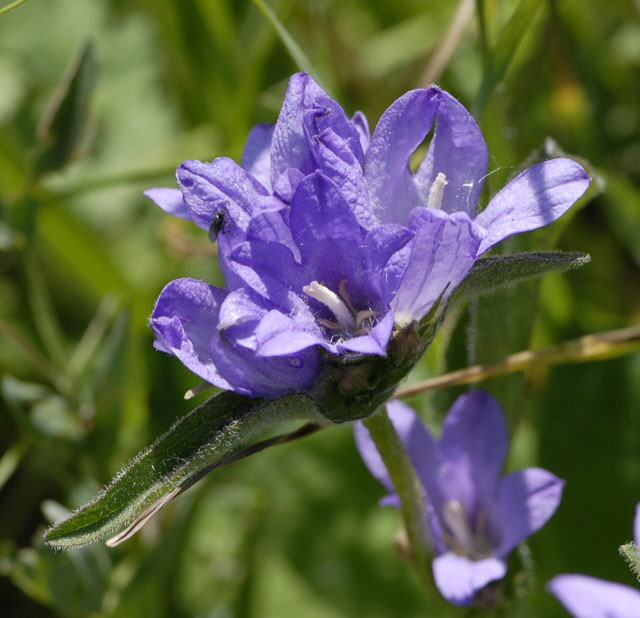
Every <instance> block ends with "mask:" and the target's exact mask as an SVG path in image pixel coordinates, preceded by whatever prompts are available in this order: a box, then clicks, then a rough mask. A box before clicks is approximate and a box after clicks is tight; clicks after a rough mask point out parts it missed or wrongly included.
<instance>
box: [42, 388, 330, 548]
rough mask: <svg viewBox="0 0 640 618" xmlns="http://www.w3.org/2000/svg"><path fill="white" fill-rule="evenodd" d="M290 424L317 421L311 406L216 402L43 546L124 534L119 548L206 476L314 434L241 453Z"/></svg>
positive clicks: (182, 423)
mask: <svg viewBox="0 0 640 618" xmlns="http://www.w3.org/2000/svg"><path fill="white" fill-rule="evenodd" d="M293 419H314V420H317V419H319V417H318V415H317V410H316V407H315V404H313V402H312V401H311V399H309V398H308V397H306V396H303V395H288V396H286V397H282V398H280V399H276V400H271V399H250V398H248V397H242V396H240V395H237V394H235V393H231V392H224V393H220V394H218V395H215V396H213V397H211V398H210V399H209V400H207V401H206V402H205V403H204V404H202V405H201V406H199V407H198V408H195V409H194V410H192V411H191V412H189V413H188V414H187V415H186V416H184V417H183V418H181V419H180V420H178V421H177V422H176V423H175V424H174V425H173V426H172V427H171V428H170V429H169V431H167V432H166V433H165V434H164V435H162V436H161V437H160V438H158V440H157V441H156V442H155V443H154V444H153V445H152V446H151V447H149V448H147V449H145V450H144V451H142V452H141V453H140V454H139V455H137V456H136V457H135V458H134V459H133V460H132V461H131V462H130V463H129V465H128V466H126V467H125V468H124V469H123V470H122V471H121V472H120V473H119V474H117V475H116V477H115V478H114V479H113V481H112V482H111V483H110V484H109V485H108V486H107V487H106V489H105V490H104V491H102V492H101V493H100V494H98V496H96V498H94V500H92V501H91V502H90V503H89V504H87V505H86V506H84V507H83V508H81V509H79V510H78V511H76V512H75V513H73V514H72V515H71V516H70V517H69V518H67V519H65V520H64V521H62V522H60V523H58V524H56V525H54V526H53V527H52V528H50V529H49V530H48V531H47V533H46V535H45V540H46V541H47V543H49V544H50V545H52V546H53V547H56V548H60V549H66V548H70V547H78V546H82V545H86V544H88V543H91V542H93V541H96V540H98V539H99V538H101V537H104V536H106V535H110V534H115V533H117V532H119V531H122V532H120V534H118V535H117V536H115V537H113V538H112V539H110V541H109V542H108V544H110V545H117V544H118V543H120V542H122V541H123V540H126V539H127V538H129V536H131V535H132V534H134V533H135V532H136V531H137V530H138V529H139V528H140V527H141V526H142V525H143V524H144V523H145V522H146V521H147V520H148V519H149V518H150V517H151V516H152V515H154V514H155V513H156V512H157V511H158V510H159V509H161V508H162V507H163V506H164V505H165V504H167V503H168V502H169V501H170V500H172V499H173V498H174V497H176V496H177V495H179V494H180V493H182V492H183V491H185V490H186V489H188V488H189V487H190V486H191V485H193V484H194V483H195V482H197V481H198V480H200V479H201V478H202V477H203V476H204V475H205V474H207V473H208V472H210V471H211V470H213V469H215V468H217V467H220V466H223V465H225V464H227V463H231V462H232V461H236V460H237V459H240V458H241V457H243V456H246V455H248V454H251V453H253V452H256V451H258V450H262V449H263V448H266V447H267V446H272V445H274V444H279V443H280V442H283V441H286V440H288V439H293V438H295V437H300V436H301V435H306V433H309V432H310V431H313V430H314V429H317V428H318V427H319V426H320V425H318V424H315V423H314V424H308V425H305V426H304V427H303V428H302V429H301V430H299V431H298V432H294V433H292V434H286V435H285V436H279V437H277V438H272V439H269V440H264V441H263V442H260V443H257V444H255V443H254V444H253V446H252V447H250V448H249V449H246V450H243V449H245V447H246V446H247V445H248V444H250V443H252V442H253V441H254V440H255V438H256V437H257V436H259V435H260V434H262V433H263V432H264V431H265V430H267V429H269V428H272V427H273V425H274V424H276V423H278V422H280V421H284V420H293ZM321 422H324V423H326V421H321ZM123 529H124V530H123Z"/></svg>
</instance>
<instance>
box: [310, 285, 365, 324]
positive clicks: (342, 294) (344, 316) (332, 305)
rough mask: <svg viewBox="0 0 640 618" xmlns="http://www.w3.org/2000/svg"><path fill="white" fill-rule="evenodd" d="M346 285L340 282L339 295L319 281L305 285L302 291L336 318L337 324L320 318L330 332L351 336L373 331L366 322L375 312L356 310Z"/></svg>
mask: <svg viewBox="0 0 640 618" xmlns="http://www.w3.org/2000/svg"><path fill="white" fill-rule="evenodd" d="M346 283H347V282H346V281H345V280H344V279H343V280H342V281H341V282H340V285H339V286H338V292H339V294H336V293H335V292H334V291H333V290H331V289H329V288H328V287H326V286H324V285H322V284H321V283H318V282H317V281H312V282H311V283H310V284H309V285H305V286H304V287H303V288H302V291H303V292H304V293H305V294H307V295H308V296H311V298H315V299H316V300H317V301H318V302H320V303H322V304H323V305H324V306H325V307H327V309H329V311H331V313H333V315H334V316H335V318H336V320H337V321H336V322H333V321H332V320H325V319H323V318H319V319H318V322H320V323H321V324H322V325H323V326H326V327H327V328H329V329H330V330H340V331H343V332H346V333H348V334H350V335H362V334H364V333H367V332H369V331H370V330H371V328H370V326H369V325H367V324H366V322H367V320H368V318H370V317H371V316H373V315H374V312H373V311H371V310H367V311H358V310H356V309H355V307H354V306H353V304H352V303H351V298H350V297H349V293H348V292H347V288H346Z"/></svg>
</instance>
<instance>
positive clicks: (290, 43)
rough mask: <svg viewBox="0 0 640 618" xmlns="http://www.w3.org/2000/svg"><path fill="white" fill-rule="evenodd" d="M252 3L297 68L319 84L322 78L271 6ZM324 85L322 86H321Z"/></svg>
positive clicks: (258, 2)
mask: <svg viewBox="0 0 640 618" xmlns="http://www.w3.org/2000/svg"><path fill="white" fill-rule="evenodd" d="M253 3H254V4H255V5H256V6H257V7H258V9H259V10H260V12H261V13H262V14H263V15H264V16H265V17H266V18H267V19H268V20H269V21H270V22H271V25H272V26H273V27H274V29H275V31H276V32H277V33H278V36H279V37H280V40H281V41H282V43H283V44H284V46H285V47H286V48H287V51H288V52H289V54H290V55H291V57H292V58H293V61H294V62H295V63H296V64H297V65H298V68H299V69H300V70H301V71H304V72H305V73H309V74H310V75H312V76H313V77H314V79H316V81H317V82H318V83H320V85H322V80H320V79H319V77H320V76H319V73H318V71H317V70H316V68H315V67H314V66H313V64H312V63H311V61H310V60H309V58H308V57H307V55H306V54H305V53H304V52H303V51H302V48H301V47H300V46H299V45H298V44H297V43H296V42H295V40H294V38H293V37H292V36H291V35H290V34H289V31H288V30H287V29H286V28H285V27H284V25H283V24H282V22H281V21H280V20H279V19H278V16H277V15H276V14H275V13H274V12H273V11H272V10H271V8H270V7H269V6H268V5H267V4H266V3H265V2H264V1H263V0H253ZM323 87H324V86H323Z"/></svg>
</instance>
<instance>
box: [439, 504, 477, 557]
mask: <svg viewBox="0 0 640 618" xmlns="http://www.w3.org/2000/svg"><path fill="white" fill-rule="evenodd" d="M442 516H443V519H444V521H445V523H446V524H447V526H448V527H449V530H451V532H452V533H453V536H454V537H455V540H456V541H457V542H458V543H459V544H460V546H461V547H460V548H456V549H460V550H462V551H463V552H464V554H465V555H466V554H469V553H471V551H472V548H473V531H472V530H471V525H470V523H469V518H468V517H467V514H466V513H465V510H464V507H463V506H462V504H460V502H459V501H458V500H449V501H448V502H447V503H446V504H445V505H444V508H443V509H442Z"/></svg>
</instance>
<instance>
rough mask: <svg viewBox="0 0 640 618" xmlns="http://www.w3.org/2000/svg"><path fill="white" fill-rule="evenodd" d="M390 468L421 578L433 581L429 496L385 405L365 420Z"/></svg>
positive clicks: (413, 556) (412, 554) (413, 558)
mask: <svg viewBox="0 0 640 618" xmlns="http://www.w3.org/2000/svg"><path fill="white" fill-rule="evenodd" d="M362 422H363V424H364V426H365V427H366V428H367V429H368V430H369V434H370V435H371V438H372V440H373V441H374V442H375V445H376V448H377V449H378V452H379V453H380V457H382V461H383V462H384V465H385V466H386V468H387V471H388V472H389V476H390V477H391V481H392V482H393V486H394V487H395V490H396V493H397V494H398V496H399V497H400V503H401V510H402V518H403V519H404V525H405V529H406V532H407V537H408V540H409V547H410V551H411V559H412V561H413V564H414V566H415V568H416V570H417V571H418V575H419V576H420V578H421V579H422V580H423V581H425V582H427V583H429V584H431V583H432V577H431V553H432V552H431V547H432V544H431V539H430V536H429V529H428V525H427V510H426V501H425V496H424V494H423V491H422V487H421V485H420V482H419V481H418V478H417V476H416V473H415V470H414V468H413V466H412V464H411V460H410V459H409V455H408V453H407V451H406V450H405V448H404V446H403V444H402V441H401V440H400V437H399V436H398V433H397V432H396V430H395V427H394V426H393V423H392V422H391V420H390V419H389V416H388V415H387V410H386V408H385V406H380V407H379V408H378V409H377V410H376V411H375V412H374V413H373V414H372V415H371V416H369V417H368V418H367V419H365V420H363V421H362Z"/></svg>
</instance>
